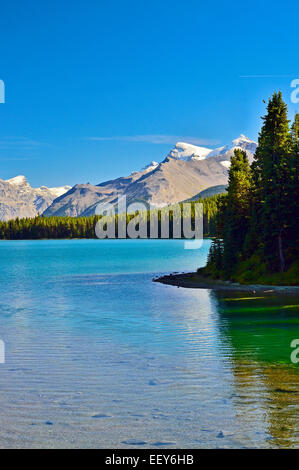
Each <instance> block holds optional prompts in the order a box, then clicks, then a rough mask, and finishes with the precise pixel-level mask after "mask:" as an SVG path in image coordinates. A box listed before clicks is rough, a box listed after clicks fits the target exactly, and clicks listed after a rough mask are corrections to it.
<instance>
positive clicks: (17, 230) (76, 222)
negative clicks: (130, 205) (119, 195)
mask: <svg viewBox="0 0 299 470" xmlns="http://www.w3.org/2000/svg"><path fill="white" fill-rule="evenodd" d="M219 200H220V195H215V196H210V197H207V198H205V199H200V200H199V201H196V202H201V203H202V204H203V232H204V236H205V237H212V236H214V234H215V233H216V213H217V208H218V201H219ZM178 206H179V207H180V209H181V214H182V216H181V217H182V218H183V211H182V205H181V204H180V205H174V206H172V207H173V210H176V209H177V208H178ZM194 211H195V202H192V203H191V222H192V224H193V222H194ZM156 212H157V214H156V215H157V219H158V236H159V238H162V237H161V214H162V217H163V210H162V211H161V210H158V209H157V210H156ZM123 217H125V218H126V224H128V223H129V222H130V220H132V219H133V217H134V214H119V215H118V214H116V216H115V227H116V231H115V236H116V238H117V237H118V230H117V229H118V222H119V219H121V218H123ZM140 217H141V219H143V220H144V219H145V220H146V223H147V233H148V234H149V233H150V211H146V212H142V213H141V214H140ZM100 218H101V216H96V215H95V216H91V217H43V216H37V217H34V218H24V219H15V220H9V221H7V222H0V239H2V240H38V239H60V238H97V237H96V232H95V226H96V223H97V221H98V220H99V219H100ZM172 220H173V212H172V211H170V213H169V238H172V236H173V234H172Z"/></svg>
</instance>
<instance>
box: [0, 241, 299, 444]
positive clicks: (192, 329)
mask: <svg viewBox="0 0 299 470" xmlns="http://www.w3.org/2000/svg"><path fill="white" fill-rule="evenodd" d="M209 245H210V242H209V240H206V241H205V242H204V244H203V246H202V247H201V249H200V250H185V249H184V243H183V242H182V241H180V240H169V241H167V240H142V241H140V240H136V241H132V240H122V241H115V240H112V241H98V240H72V241H67V240H65V241H36V242H0V266H1V270H0V289H1V296H0V338H1V339H2V340H3V341H4V342H5V346H6V362H5V364H0V410H1V411H0V447H1V448H5V447H19V448H24V447H26V448H27V447H29V448H40V447H49V448H64V447H75V448H76V447H82V448H101V447H102V448H131V447H149V448H159V447H166V448H243V447H250V448H264V447H266V448H276V447H282V448H292V447H298V445H299V435H298V410H299V387H298V383H299V380H298V379H299V375H298V371H299V364H297V365H296V364H293V363H292V362H291V359H290V356H291V353H292V348H291V347H290V344H291V341H293V340H294V339H296V338H298V339H299V307H298V305H299V299H296V298H295V297H284V296H267V297H266V296H265V297H262V296H259V295H255V296H253V297H252V296H250V295H244V294H232V293H231V292H229V293H228V294H220V293H216V292H214V291H211V290H206V289H182V288H176V287H173V286H166V285H162V284H157V283H153V282H152V278H153V277H155V276H156V275H159V274H162V273H167V272H169V271H180V270H181V269H182V268H184V269H185V270H189V271H191V270H195V269H196V268H197V267H198V266H201V265H204V263H205V261H206V257H207V253H208V249H209ZM261 297H262V298H261ZM298 357H299V354H298Z"/></svg>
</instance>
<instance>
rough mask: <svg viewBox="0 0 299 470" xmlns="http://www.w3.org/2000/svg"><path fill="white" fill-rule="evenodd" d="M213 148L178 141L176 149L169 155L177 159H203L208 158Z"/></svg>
mask: <svg viewBox="0 0 299 470" xmlns="http://www.w3.org/2000/svg"><path fill="white" fill-rule="evenodd" d="M211 152H212V149H208V148H206V147H199V146H198V145H192V144H188V143H186V142H177V143H176V145H175V147H174V149H172V150H171V151H170V153H169V155H168V157H170V158H175V159H176V160H187V161H188V160H203V159H204V158H206V157H207V156H208V155H209V154H210V153H211Z"/></svg>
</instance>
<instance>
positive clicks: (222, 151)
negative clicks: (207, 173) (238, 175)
mask: <svg viewBox="0 0 299 470" xmlns="http://www.w3.org/2000/svg"><path fill="white" fill-rule="evenodd" d="M256 147H257V143H256V142H254V141H253V140H251V139H249V138H248V137H246V136H245V135H243V134H241V135H240V136H239V137H238V138H237V139H234V140H233V141H232V142H231V143H230V144H228V145H225V146H223V147H219V148H216V149H209V148H207V147H198V146H197V145H192V144H188V143H186V142H177V143H176V145H175V147H174V148H173V149H172V150H171V151H170V153H169V154H168V157H169V158H175V159H177V160H186V161H190V160H204V159H206V158H211V157H217V156H220V155H222V156H226V157H228V161H229V159H230V157H231V156H232V155H233V153H234V150H235V149H237V148H240V149H242V150H245V151H246V152H247V154H248V157H249V159H251V157H253V155H254V153H255V151H256ZM224 166H229V165H224Z"/></svg>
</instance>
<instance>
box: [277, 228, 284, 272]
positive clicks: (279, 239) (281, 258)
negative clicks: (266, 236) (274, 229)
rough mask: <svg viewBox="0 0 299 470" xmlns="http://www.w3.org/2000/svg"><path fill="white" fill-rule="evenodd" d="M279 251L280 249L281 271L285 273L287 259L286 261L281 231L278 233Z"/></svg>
mask: <svg viewBox="0 0 299 470" xmlns="http://www.w3.org/2000/svg"><path fill="white" fill-rule="evenodd" d="M278 251H279V262H280V271H281V272H282V273H283V272H284V271H285V261H284V256H283V250H282V236H281V232H280V233H279V235H278Z"/></svg>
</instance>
